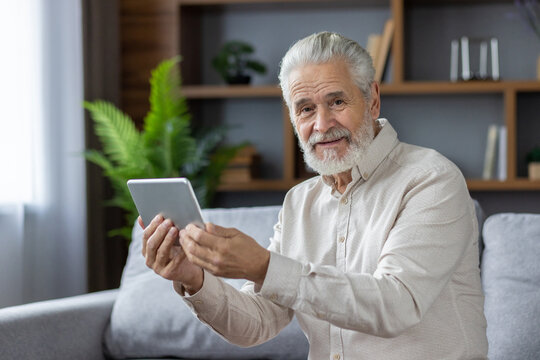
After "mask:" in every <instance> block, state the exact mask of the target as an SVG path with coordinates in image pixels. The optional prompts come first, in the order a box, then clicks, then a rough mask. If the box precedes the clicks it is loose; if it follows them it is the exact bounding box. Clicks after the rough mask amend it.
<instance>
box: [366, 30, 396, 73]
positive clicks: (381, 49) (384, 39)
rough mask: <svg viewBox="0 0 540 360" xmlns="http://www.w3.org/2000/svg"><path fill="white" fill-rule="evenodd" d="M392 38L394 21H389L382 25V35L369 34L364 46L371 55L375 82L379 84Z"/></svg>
mask: <svg viewBox="0 0 540 360" xmlns="http://www.w3.org/2000/svg"><path fill="white" fill-rule="evenodd" d="M393 36H394V20H393V19H389V20H387V21H386V22H385V23H384V29H383V33H382V34H370V35H369V36H368V41H367V45H366V50H367V52H368V53H369V55H371V59H372V60H373V67H374V68H375V81H377V82H379V83H380V82H381V81H382V78H383V75H384V69H385V67H386V62H387V60H388V54H389V53H390V46H391V44H392V37H393Z"/></svg>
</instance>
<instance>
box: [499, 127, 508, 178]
mask: <svg viewBox="0 0 540 360" xmlns="http://www.w3.org/2000/svg"><path fill="white" fill-rule="evenodd" d="M497 156H498V158H499V161H498V167H497V169H498V171H497V173H498V176H497V178H498V179H499V180H501V181H505V180H506V178H507V176H506V173H507V157H506V156H507V152H506V126H499V151H498V155H497Z"/></svg>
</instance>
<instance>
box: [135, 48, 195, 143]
mask: <svg viewBox="0 0 540 360" xmlns="http://www.w3.org/2000/svg"><path fill="white" fill-rule="evenodd" d="M179 62H180V57H179V56H177V57H174V58H172V59H168V60H164V61H162V62H161V63H160V64H159V65H158V66H157V68H156V69H155V70H153V71H152V76H151V78H150V111H149V112H148V114H147V116H146V118H145V119H144V137H145V142H146V144H151V143H154V142H156V141H160V140H161V139H162V137H163V133H164V131H165V126H166V122H167V121H168V120H169V119H171V118H175V117H179V118H180V119H181V120H182V121H183V122H185V123H186V124H188V125H189V118H183V116H184V115H186V114H187V112H188V109H187V103H186V99H185V97H184V96H182V94H181V93H180V85H181V79H180V73H179V70H178V63H179Z"/></svg>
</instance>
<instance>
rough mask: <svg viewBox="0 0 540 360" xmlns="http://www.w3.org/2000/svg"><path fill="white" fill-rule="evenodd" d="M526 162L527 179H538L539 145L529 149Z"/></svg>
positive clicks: (539, 169) (539, 176) (539, 164)
mask: <svg viewBox="0 0 540 360" xmlns="http://www.w3.org/2000/svg"><path fill="white" fill-rule="evenodd" d="M527 163H528V164H529V179H530V180H540V146H537V147H535V148H533V149H532V150H531V151H529V153H528V154H527Z"/></svg>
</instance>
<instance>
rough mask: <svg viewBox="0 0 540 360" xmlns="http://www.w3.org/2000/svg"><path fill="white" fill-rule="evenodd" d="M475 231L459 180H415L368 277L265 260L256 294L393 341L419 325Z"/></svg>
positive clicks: (275, 257) (442, 176) (279, 258)
mask: <svg viewBox="0 0 540 360" xmlns="http://www.w3.org/2000/svg"><path fill="white" fill-rule="evenodd" d="M477 231H478V230H477V225H476V220H475V216H474V208H473V206H472V201H471V200H470V196H469V194H468V191H467V187H466V184H465V181H464V179H463V177H462V176H461V173H459V172H458V171H457V170H454V169H451V171H445V172H442V173H440V172H439V173H438V174H435V173H424V174H420V175H417V177H416V178H415V179H414V180H411V185H410V187H409V190H408V191H407V193H406V194H404V197H403V201H402V206H401V211H400V213H399V215H398V216H397V218H396V221H395V224H394V226H393V228H392V230H391V231H390V233H389V235H388V238H387V240H386V242H385V243H384V246H383V249H382V251H381V253H380V256H379V258H378V263H377V268H376V270H375V272H374V273H372V274H368V273H354V272H346V273H344V272H342V271H340V270H338V269H337V268H336V267H333V266H327V265H317V264H312V263H302V262H299V261H296V260H293V259H290V258H287V257H285V256H283V255H280V254H279V253H272V254H271V257H270V263H269V267H268V272H267V275H266V278H265V281H264V283H263V285H262V287H261V289H260V292H259V293H260V294H261V295H262V296H263V297H265V298H268V299H273V300H274V301H276V302H277V303H279V304H281V305H283V306H285V307H289V308H292V309H294V310H295V311H299V312H302V313H305V314H308V315H312V316H315V317H317V318H320V319H323V320H326V321H328V322H330V323H332V324H334V325H336V326H338V327H342V328H347V329H352V330H356V331H361V332H364V333H368V334H372V335H376V336H382V337H393V336H397V335H399V334H400V333H402V332H403V331H404V330H406V329H408V328H410V327H412V326H414V325H416V324H418V323H419V322H420V320H421V319H422V317H423V315H424V314H425V313H426V311H427V310H428V309H429V308H430V306H431V305H432V304H433V302H434V301H435V300H436V299H437V297H438V296H439V294H440V293H441V291H442V290H443V288H444V287H445V286H446V284H447V283H448V281H449V279H450V277H451V276H452V274H453V272H454V271H455V270H456V268H457V267H458V266H459V264H460V262H461V261H462V259H463V257H464V253H465V251H466V249H467V247H469V246H473V245H472V244H473V242H472V241H471V239H474V238H475V237H476V236H477ZM289 241H294V239H290V240H289ZM336 294H339V296H336Z"/></svg>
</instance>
